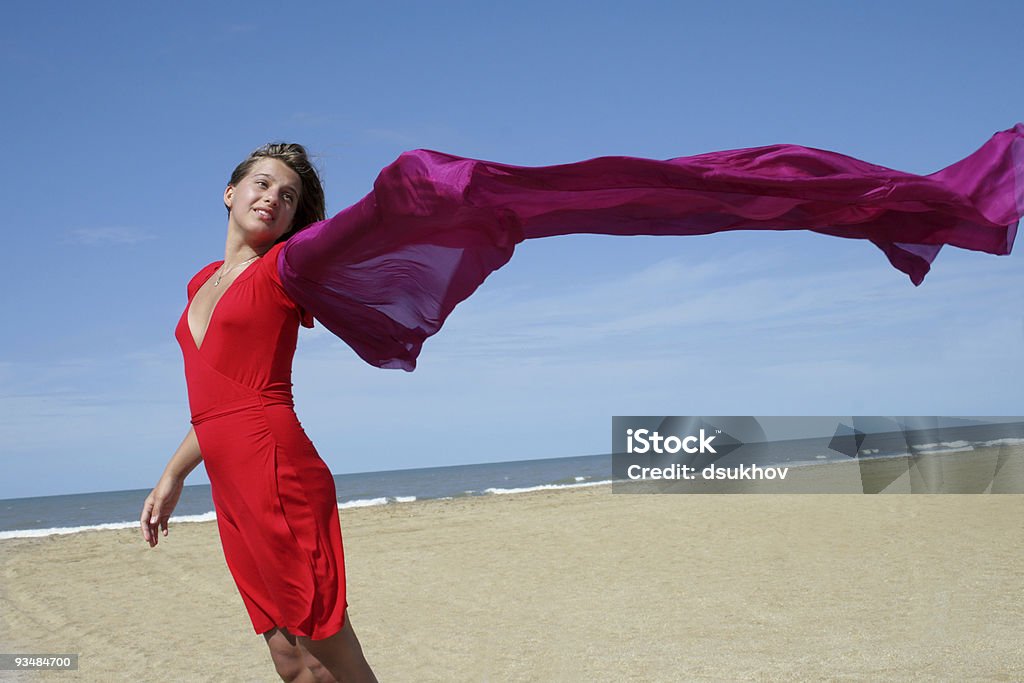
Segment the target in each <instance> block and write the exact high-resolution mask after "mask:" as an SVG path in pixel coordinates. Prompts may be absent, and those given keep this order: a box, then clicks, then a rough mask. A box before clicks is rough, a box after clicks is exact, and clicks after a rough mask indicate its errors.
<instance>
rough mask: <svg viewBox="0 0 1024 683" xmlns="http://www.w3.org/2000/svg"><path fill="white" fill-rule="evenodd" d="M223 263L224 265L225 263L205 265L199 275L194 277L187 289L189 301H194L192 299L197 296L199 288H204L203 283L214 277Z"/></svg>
mask: <svg viewBox="0 0 1024 683" xmlns="http://www.w3.org/2000/svg"><path fill="white" fill-rule="evenodd" d="M221 263H223V261H215V262H213V263H210V264H208V265H205V266H203V267H202V268H201V269H200V270H199V272H198V273H196V274H195V275H193V276H192V279H191V280H189V281H188V286H187V287H186V288H185V291H186V293H187V294H188V300H189V301H192V297H194V296H195V295H196V292H198V291H199V288H200V287H202V286H203V283H204V282H206V281H207V280H209V279H210V276H211V275H213V273H214V271H216V270H217V268H219V267H220V264H221Z"/></svg>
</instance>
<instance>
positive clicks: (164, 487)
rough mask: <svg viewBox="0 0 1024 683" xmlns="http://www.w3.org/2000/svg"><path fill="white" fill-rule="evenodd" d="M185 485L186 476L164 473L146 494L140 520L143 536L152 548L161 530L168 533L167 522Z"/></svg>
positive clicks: (165, 533)
mask: <svg viewBox="0 0 1024 683" xmlns="http://www.w3.org/2000/svg"><path fill="white" fill-rule="evenodd" d="M184 487H185V478H184V477H175V476H173V475H169V474H164V475H163V476H162V477H160V481H159V482H157V485H156V487H155V488H154V489H153V490H152V491H150V493H149V495H148V496H146V502H145V503H143V505H142V517H140V518H139V522H140V523H141V525H142V538H144V539H145V540H146V542H147V543H149V547H150V548H153V547H155V546H156V544H157V541H158V538H159V530H161V529H162V530H163V532H164V536H166V535H167V522H168V520H169V519H170V518H171V513H172V512H173V511H174V506H175V505H177V504H178V499H179V498H180V497H181V490H182V489H183V488H184Z"/></svg>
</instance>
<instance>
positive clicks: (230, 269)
mask: <svg viewBox="0 0 1024 683" xmlns="http://www.w3.org/2000/svg"><path fill="white" fill-rule="evenodd" d="M259 257H260V255H259V254H256V255H255V256H253V257H252V258H251V259H248V260H246V261H242V262H241V263H236V264H235V265H233V266H231V267H230V268H228V269H227V270H224V266H221V267H220V270H221V273H220V275H218V276H217V279H216V280H214V281H213V286H214V287H216V286H217V285H219V284H220V281H221V278H223V277H224V276H225V275H227V274H228V273H230V272H231V271H233V270H234V269H235V268H241V267H242V266H244V265H246V264H247V263H252V262H253V261H255V260H256V259H258V258H259Z"/></svg>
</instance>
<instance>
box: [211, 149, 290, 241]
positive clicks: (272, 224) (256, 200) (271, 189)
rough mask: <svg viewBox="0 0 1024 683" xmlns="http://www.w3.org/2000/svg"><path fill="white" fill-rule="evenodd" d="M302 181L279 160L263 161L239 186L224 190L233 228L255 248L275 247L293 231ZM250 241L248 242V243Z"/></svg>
mask: <svg viewBox="0 0 1024 683" xmlns="http://www.w3.org/2000/svg"><path fill="white" fill-rule="evenodd" d="M301 191H302V180H301V179H300V178H299V175H298V174H297V173H296V172H295V171H293V170H292V169H290V168H289V167H288V166H287V164H285V163H283V162H281V161H278V160H277V159H260V160H259V161H257V162H256V163H255V164H253V167H252V168H251V169H249V173H248V174H247V175H246V176H245V177H244V178H242V180H241V181H240V182H239V183H238V185H237V186H236V185H228V187H227V189H226V190H224V204H226V205H227V207H228V209H229V210H230V215H229V219H228V222H229V225H230V224H233V225H234V226H235V227H236V228H237V229H240V230H242V231H243V232H244V233H245V234H246V235H248V236H249V237H250V239H251V240H252V242H253V243H254V244H256V245H265V244H273V243H274V242H275V241H276V240H277V239H278V238H279V237H281V236H282V235H284V234H285V233H286V232H288V231H289V230H291V227H292V223H293V222H294V221H295V210H296V209H297V208H298V205H299V193H300V192H301ZM247 241H248V240H247Z"/></svg>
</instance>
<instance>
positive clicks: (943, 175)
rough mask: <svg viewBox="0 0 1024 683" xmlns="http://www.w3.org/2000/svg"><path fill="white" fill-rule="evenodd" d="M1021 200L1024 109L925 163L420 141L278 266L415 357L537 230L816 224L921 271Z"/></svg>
mask: <svg viewBox="0 0 1024 683" xmlns="http://www.w3.org/2000/svg"><path fill="white" fill-rule="evenodd" d="M1022 214H1024V124H1017V125H1016V126H1015V127H1014V128H1011V129H1009V130H1006V131H1002V132H1000V133H997V134H996V135H994V136H993V137H992V138H991V139H990V140H989V141H988V142H986V143H985V144H984V145H983V146H982V147H981V148H980V149H978V150H977V151H976V152H974V153H973V154H971V155H970V156H968V157H966V158H965V159H963V160H961V161H959V162H957V163H955V164H953V165H951V166H949V167H947V168H944V169H942V170H941V171H938V172H936V173H932V174H930V175H925V176H920V175H914V174H910V173H903V172H901V171H896V170H893V169H889V168H885V167H883V166H876V165H874V164H870V163H867V162H865V161H861V160H859V159H854V158H852V157H848V156H844V155H842V154H837V153H835V152H829V151H825V150H819V149H812V148H807V147H801V146H798V145H771V146H767V147H756V148H750V149H737V150H728V151H721V152H711V153H708V154H699V155H696V156H691V157H681V158H677V159H669V160H666V161H658V160H653V159H639V158H633V157H601V158H597V159H591V160H588V161H580V162H577V163H571V164H563V165H558V166H544V167H522V166H510V165H507V164H499V163H494V162H489V161H481V160H478V159H469V158H465V157H459V156H454V155H451V154H444V153H441V152H434V151H430V150H422V149H421V150H415V151H411V152H406V153H404V154H402V155H401V156H400V157H399V158H398V159H397V160H396V161H395V162H394V163H392V164H391V165H390V166H388V167H387V168H385V169H384V170H383V171H382V172H381V173H380V175H379V176H378V177H377V180H376V181H375V182H374V185H373V191H372V192H370V193H369V194H368V195H366V196H365V197H364V198H363V199H362V200H360V201H359V202H358V203H356V204H355V205H353V206H351V207H349V208H347V209H345V210H344V211H341V212H340V213H338V214H337V215H335V216H334V217H332V218H329V219H327V220H325V221H321V222H319V223H315V224H313V225H311V226H309V227H308V228H306V229H304V230H302V231H300V232H298V233H297V234H295V235H294V236H292V237H291V238H290V239H289V240H288V241H287V242H286V243H285V245H284V248H283V249H282V250H281V251H280V255H279V260H278V269H279V273H280V276H281V281H282V283H283V285H284V288H285V291H286V292H287V293H288V294H289V295H290V296H291V297H292V298H293V299H294V300H295V302H297V303H298V304H299V305H301V306H302V307H303V308H305V309H306V310H307V311H308V312H310V313H312V314H313V316H314V317H316V318H317V319H318V320H319V321H320V322H321V323H322V324H323V325H324V326H325V327H326V328H327V329H329V330H330V331H331V332H333V333H334V334H335V335H337V336H338V337H340V338H341V339H342V340H344V341H345V342H346V343H348V344H349V345H350V346H351V347H352V348H353V349H354V350H355V352H356V353H357V354H359V356H360V357H361V358H363V359H364V360H365V361H366V362H368V363H370V364H372V365H375V366H378V367H383V368H402V369H404V370H412V369H414V368H415V365H416V357H417V356H418V355H419V352H420V349H421V347H422V345H423V342H424V340H425V339H427V338H428V337H429V336H431V335H432V334H434V333H435V332H437V331H438V330H439V329H440V328H441V325H442V324H444V321H445V318H447V316H448V315H449V314H450V313H451V311H452V309H453V308H454V307H455V306H456V305H457V304H458V303H459V302H460V301H462V300H464V299H465V298H466V297H468V296H469V295H470V294H472V293H473V291H474V290H475V289H476V288H477V287H478V286H479V285H480V284H481V283H482V282H483V281H484V279H485V278H486V277H487V276H488V275H489V274H490V273H492V272H494V271H495V270H496V269H498V268H500V267H501V266H503V265H504V264H505V263H506V262H507V261H508V260H509V259H510V258H511V257H512V253H513V250H514V249H515V246H516V245H517V244H518V243H519V242H521V241H523V240H525V239H532V238H537V237H550V236H554V235H566V234H571V233H594V234H602V235H703V234H709V233H715V232H721V231H725V230H813V231H814V232H819V233H823V234H826V235H834V236H836V237H847V238H854V239H866V240H870V241H871V242H873V243H874V244H875V245H876V246H878V247H879V248H880V249H881V250H882V252H884V253H885V255H886V257H887V258H888V259H889V261H890V263H892V265H893V266H895V267H896V268H898V269H899V270H901V271H902V272H904V273H906V274H907V275H908V276H910V279H911V280H912V281H913V282H914V284H920V283H921V282H922V280H923V279H924V276H925V274H926V273H927V272H928V270H929V267H930V265H931V262H932V260H933V259H934V258H935V256H936V255H937V254H938V252H939V249H940V248H941V247H942V246H943V245H946V244H948V245H952V246H955V247H961V248H963V249H971V250H975V251H983V252H988V253H990V254H1008V253H1010V249H1011V248H1012V246H1013V240H1014V237H1015V235H1016V229H1017V222H1018V219H1019V218H1020V217H1021V215H1022Z"/></svg>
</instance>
